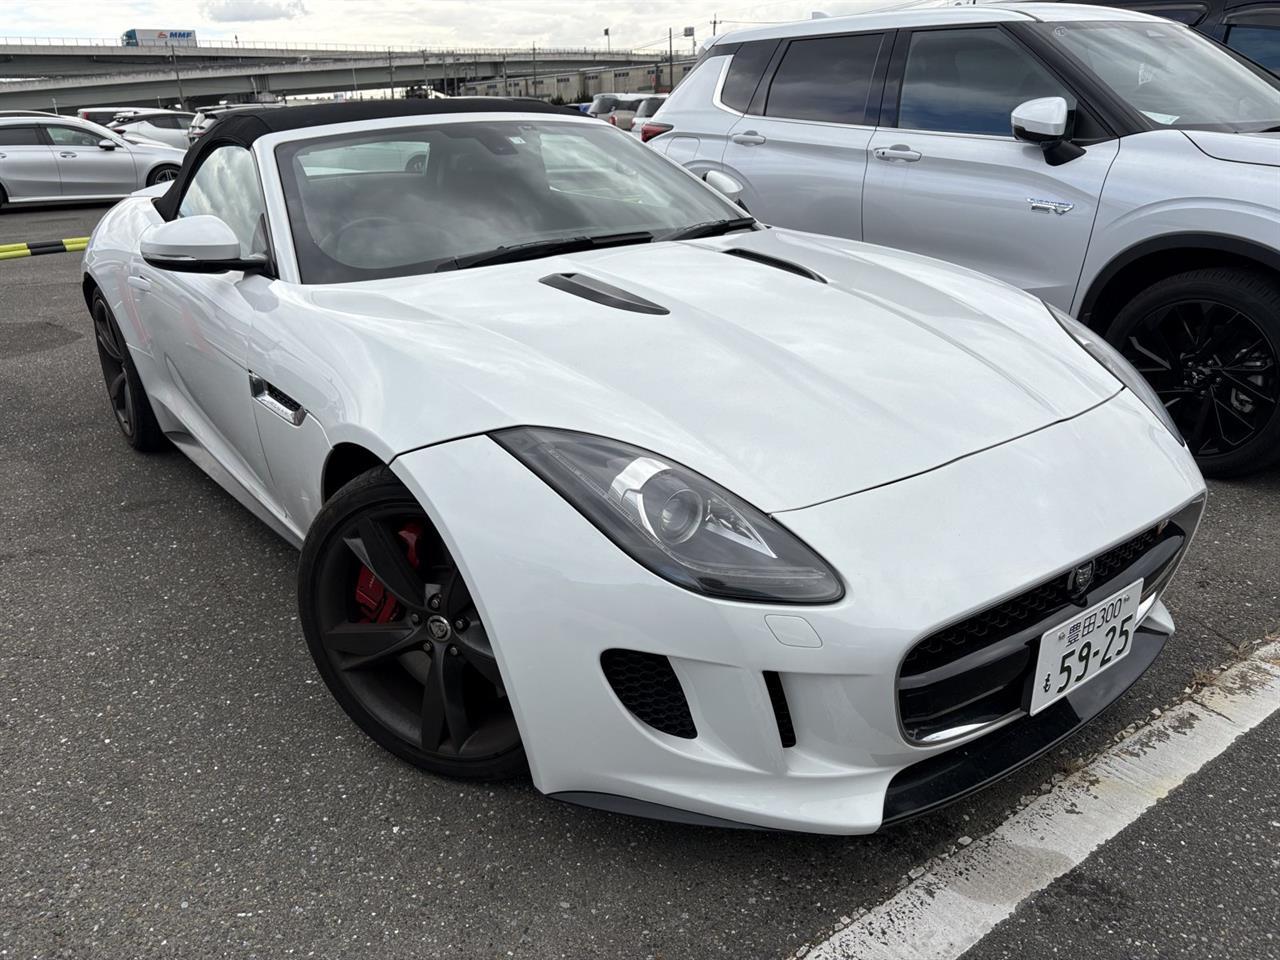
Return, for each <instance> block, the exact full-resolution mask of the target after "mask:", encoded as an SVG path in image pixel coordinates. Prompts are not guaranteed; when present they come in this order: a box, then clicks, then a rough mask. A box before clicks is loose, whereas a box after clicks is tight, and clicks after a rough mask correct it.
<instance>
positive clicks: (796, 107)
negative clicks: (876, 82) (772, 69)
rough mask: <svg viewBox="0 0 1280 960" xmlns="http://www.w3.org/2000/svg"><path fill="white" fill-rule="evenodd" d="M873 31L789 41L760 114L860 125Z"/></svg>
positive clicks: (874, 48)
mask: <svg viewBox="0 0 1280 960" xmlns="http://www.w3.org/2000/svg"><path fill="white" fill-rule="evenodd" d="M883 41H884V37H883V35H882V34H879V33H863V34H853V35H849V36H844V37H819V38H817V39H815V40H792V41H791V43H790V45H789V46H788V47H787V52H786V54H785V55H784V56H783V58H782V63H780V64H779V65H778V70H777V72H776V73H775V74H774V75H773V82H772V83H771V84H770V85H769V98H768V101H767V103H766V105H765V111H764V112H765V114H766V115H767V116H770V117H787V118H789V119H793V120H819V121H823V122H826V123H854V124H857V123H865V122H866V120H867V101H868V99H869V97H870V94H871V86H872V84H871V79H872V76H873V75H874V74H875V69H876V57H877V56H879V53H880V45H881V43H883Z"/></svg>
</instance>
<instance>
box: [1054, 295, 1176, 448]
mask: <svg viewBox="0 0 1280 960" xmlns="http://www.w3.org/2000/svg"><path fill="white" fill-rule="evenodd" d="M1045 306H1046V307H1048V308H1049V312H1050V313H1051V314H1053V317H1054V319H1055V320H1057V321H1058V323H1059V324H1061V325H1062V329H1063V330H1065V331H1067V333H1069V334H1071V336H1072V337H1073V338H1074V339H1075V341H1076V343H1078V344H1080V346H1082V347H1084V348H1085V350H1087V351H1088V352H1089V355H1090V356H1091V357H1093V359H1095V360H1097V361H1098V362H1099V363H1100V364H1102V365H1103V366H1104V367H1106V368H1107V372H1108V373H1110V374H1111V375H1112V376H1113V377H1115V378H1116V379H1117V380H1119V381H1120V382H1121V383H1122V384H1124V386H1125V387H1126V388H1128V389H1129V390H1132V391H1133V392H1134V394H1135V395H1136V396H1137V398H1138V399H1139V400H1141V401H1142V402H1143V403H1145V404H1146V405H1147V406H1148V407H1149V408H1150V410H1151V412H1152V413H1154V414H1155V415H1156V416H1157V417H1158V418H1159V420H1160V422H1161V423H1163V424H1164V425H1165V428H1166V429H1167V430H1168V431H1169V432H1170V433H1171V434H1173V436H1174V438H1175V439H1176V440H1177V441H1178V442H1179V443H1180V444H1182V445H1183V446H1184V447H1185V446H1186V445H1187V442H1186V441H1185V440H1183V439H1182V434H1181V433H1180V432H1179V431H1178V428H1177V426H1176V425H1175V424H1174V422H1173V417H1171V416H1169V411H1168V410H1166V409H1165V406H1164V403H1163V401H1161V399H1160V397H1159V395H1158V394H1157V393H1156V392H1155V391H1154V390H1153V389H1151V384H1149V383H1147V381H1146V378H1145V377H1143V375H1142V374H1140V373H1139V372H1138V371H1137V370H1135V369H1133V364H1131V363H1130V362H1129V361H1128V360H1126V359H1125V358H1124V357H1122V356H1121V355H1120V351H1118V350H1117V349H1116V348H1115V347H1113V346H1112V345H1111V344H1109V343H1107V341H1105V340H1103V339H1102V337H1101V336H1099V335H1098V334H1097V333H1095V332H1094V331H1092V330H1090V329H1089V328H1088V327H1086V326H1085V325H1084V324H1083V323H1081V322H1080V321H1078V320H1075V319H1073V318H1072V317H1070V316H1068V315H1067V314H1066V313H1064V312H1063V311H1061V310H1059V309H1058V308H1057V307H1055V306H1053V305H1052V304H1050V303H1046V304H1045Z"/></svg>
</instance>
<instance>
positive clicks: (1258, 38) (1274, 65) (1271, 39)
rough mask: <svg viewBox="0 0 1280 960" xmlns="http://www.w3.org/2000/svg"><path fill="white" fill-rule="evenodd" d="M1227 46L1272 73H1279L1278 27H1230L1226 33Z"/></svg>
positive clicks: (1279, 37)
mask: <svg viewBox="0 0 1280 960" xmlns="http://www.w3.org/2000/svg"><path fill="white" fill-rule="evenodd" d="M1227 46H1229V47H1230V48H1231V49H1232V50H1234V51H1236V53H1239V54H1241V55H1242V56H1246V57H1248V58H1249V59H1250V60H1252V61H1253V62H1254V63H1256V64H1259V65H1260V66H1263V67H1266V68H1267V69H1268V70H1270V71H1271V72H1272V73H1280V27H1248V26H1240V27H1232V28H1231V29H1230V30H1228V31H1227Z"/></svg>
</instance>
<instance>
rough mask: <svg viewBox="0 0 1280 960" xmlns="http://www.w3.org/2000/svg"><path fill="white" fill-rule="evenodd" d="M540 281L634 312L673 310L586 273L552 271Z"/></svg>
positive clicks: (668, 311) (558, 288)
mask: <svg viewBox="0 0 1280 960" xmlns="http://www.w3.org/2000/svg"><path fill="white" fill-rule="evenodd" d="M538 282H539V283H545V284H546V285H547V286H548V287H555V288H556V289H557V290H563V291H564V292H565V293H571V294H573V295H574V296H575V297H581V298H582V299H583V300H590V301H591V302H592V303H599V304H603V305H604V306H606V307H613V308H614V309H615V310H630V311H631V312H632V313H648V314H653V315H654V316H665V315H666V314H668V313H670V312H671V311H670V310H668V309H667V308H666V307H664V306H662V305H661V304H658V303H654V302H653V301H652V300H646V299H645V298H644V297H638V296H636V295H635V294H634V293H631V292H629V291H627V290H623V289H622V288H621V287H615V286H614V285H613V284H611V283H605V282H604V281H603V280H597V279H596V278H595V277H589V276H587V275H586V274H585V273H552V274H548V275H547V276H545V277H543V278H542V279H541V280H539V281H538Z"/></svg>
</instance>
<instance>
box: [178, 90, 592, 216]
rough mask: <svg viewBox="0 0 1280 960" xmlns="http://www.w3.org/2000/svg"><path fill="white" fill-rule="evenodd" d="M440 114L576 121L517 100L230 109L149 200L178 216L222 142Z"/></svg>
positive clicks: (244, 142) (566, 110) (245, 142)
mask: <svg viewBox="0 0 1280 960" xmlns="http://www.w3.org/2000/svg"><path fill="white" fill-rule="evenodd" d="M446 113H549V114H553V115H555V116H560V117H563V116H566V115H572V116H577V117H580V116H582V114H581V113H579V112H578V111H577V110H576V109H573V108H571V107H557V106H555V105H554V104H550V103H546V102H544V101H542V100H534V99H522V98H519V97H445V98H437V99H431V100H353V101H347V102H345V103H317V104H309V105H307V106H305V107H273V108H266V107H263V108H259V109H251V110H236V111H235V112H233V113H228V114H226V115H224V116H223V117H221V118H220V119H219V120H218V121H217V122H216V123H214V125H213V126H212V127H210V128H209V132H208V133H206V134H205V135H204V136H203V137H201V138H200V140H199V141H198V142H196V143H195V144H194V145H193V146H192V147H191V149H190V150H188V151H187V155H186V157H184V158H183V161H182V167H181V169H180V170H179V171H178V175H177V176H176V177H175V178H174V179H173V181H172V182H171V183H170V184H169V189H168V190H166V191H165V193H164V195H163V196H161V197H157V198H156V199H155V201H154V203H155V208H156V210H158V211H159V212H160V216H161V217H163V218H164V219H165V220H172V219H173V218H174V217H176V216H177V215H178V199H179V198H180V197H181V196H182V195H183V194H184V193H185V192H186V189H187V183H188V181H190V179H191V177H192V176H193V175H194V174H195V171H196V170H197V169H198V168H199V166H200V164H201V163H202V162H203V161H204V158H205V157H206V156H208V155H209V154H210V153H211V152H212V151H213V150H214V149H215V148H217V147H220V146H223V145H225V144H228V143H233V144H239V145H240V146H242V147H248V146H249V145H250V144H251V143H253V141H255V140H257V139H258V138H259V137H264V136H266V135H267V134H268V133H277V132H279V131H281V130H298V129H300V128H303V127H323V126H328V125H330V124H335V123H354V122H356V121H358V120H385V119H389V118H394V117H432V116H437V115H439V114H446Z"/></svg>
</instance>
